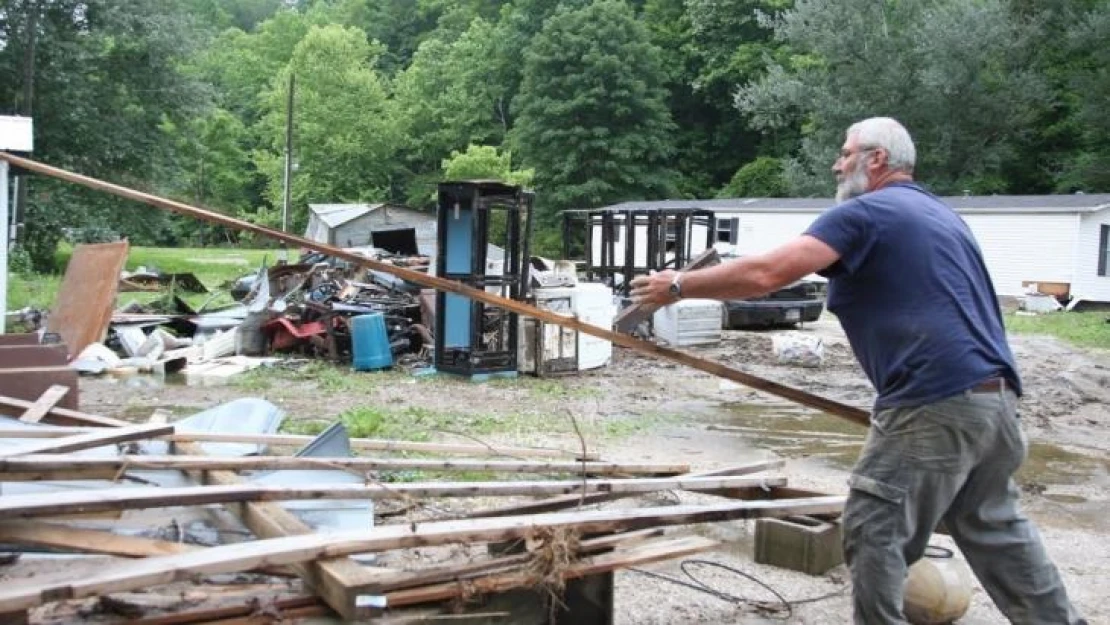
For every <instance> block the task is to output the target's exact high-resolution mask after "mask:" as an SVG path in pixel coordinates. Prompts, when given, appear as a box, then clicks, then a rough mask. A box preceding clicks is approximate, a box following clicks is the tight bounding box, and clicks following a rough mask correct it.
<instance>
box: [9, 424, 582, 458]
mask: <svg viewBox="0 0 1110 625" xmlns="http://www.w3.org/2000/svg"><path fill="white" fill-rule="evenodd" d="M89 416H95V415H89ZM101 418H103V419H107V417H101ZM112 421H114V420H112ZM105 425H109V424H108V423H105ZM110 425H114V426H121V425H130V424H129V423H128V422H125V421H119V422H116V423H111V424H110ZM95 429H97V428H91V427H80V426H76V427H65V426H63V427H55V428H49V429H46V428H43V429H33V430H32V429H25V428H20V429H15V428H2V427H0V438H57V437H60V436H70V435H73V434H80V433H84V432H90V431H93V430H95ZM314 438H315V437H314V436H302V435H299V434H219V433H214V432H195V433H180V434H174V435H172V436H165V437H162V440H168V441H174V442H181V443H197V442H203V443H252V444H262V445H270V446H275V447H301V446H303V445H306V444H308V443H309V442H311V441H312V440H313V439H314ZM350 442H351V449H357V450H359V451H387V452H417V453H433V454H459V455H471V456H506V457H517V458H529V457H533V458H574V459H575V460H596V459H597V456H596V455H594V454H590V455H587V456H586V457H584V458H583V457H581V453H580V452H575V451H569V450H563V449H546V448H536V447H503V446H494V445H491V446H486V445H459V444H453V443H425V442H417V441H398V440H387V439H377V438H352V439H350Z"/></svg>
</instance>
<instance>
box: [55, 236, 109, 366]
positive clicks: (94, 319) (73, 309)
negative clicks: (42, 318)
mask: <svg viewBox="0 0 1110 625" xmlns="http://www.w3.org/2000/svg"><path fill="white" fill-rule="evenodd" d="M127 251H128V245H127V241H126V240H124V241H116V242H113V243H96V244H92V245H89V244H82V245H77V246H75V247H74V248H73V255H72V256H70V258H69V263H68V264H67V265H66V273H65V276H64V277H63V278H62V284H61V286H60V287H59V288H58V295H57V297H56V298H55V300H54V307H53V308H51V310H50V315H49V316H48V317H47V318H46V330H47V331H48V332H57V333H58V334H59V335H60V336H61V337H62V342H63V343H65V344H66V345H67V346H68V347H69V350H70V352H69V353H70V356H71V357H73V356H76V355H77V354H80V353H81V350H83V349H85V347H87V346H88V345H89V344H91V343H99V342H100V341H103V340H104V335H105V333H107V331H108V324H109V323H111V321H112V310H113V308H115V303H116V291H117V289H118V288H119V274H120V272H121V271H123V266H124V263H126V262H127Z"/></svg>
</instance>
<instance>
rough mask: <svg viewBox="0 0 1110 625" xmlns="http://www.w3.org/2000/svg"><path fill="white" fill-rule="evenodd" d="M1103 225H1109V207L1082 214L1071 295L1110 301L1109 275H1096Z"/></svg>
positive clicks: (1097, 300)
mask: <svg viewBox="0 0 1110 625" xmlns="http://www.w3.org/2000/svg"><path fill="white" fill-rule="evenodd" d="M1104 225H1106V226H1110V208H1107V209H1103V210H1101V211H1098V212H1095V213H1090V214H1088V215H1084V216H1083V219H1082V222H1081V224H1080V226H1079V242H1078V244H1077V245H1076V258H1075V281H1074V282H1073V284H1072V289H1071V292H1072V295H1075V296H1076V297H1081V298H1083V299H1085V300H1092V301H1096V302H1110V276H1100V275H1098V253H1099V249H1098V243H1099V235H1100V230H1101V227H1102V226H1104Z"/></svg>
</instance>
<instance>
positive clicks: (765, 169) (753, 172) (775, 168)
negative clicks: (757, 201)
mask: <svg viewBox="0 0 1110 625" xmlns="http://www.w3.org/2000/svg"><path fill="white" fill-rule="evenodd" d="M787 192H788V187H787V183H786V178H785V176H784V175H783V169H782V161H781V160H780V159H777V158H771V157H769V156H760V157H759V158H757V159H755V160H754V161H752V162H750V163H748V164H747V165H744V166H743V167H741V168H740V169H738V170H737V171H736V175H735V176H733V177H732V180H730V181H729V183H728V184H727V185H725V186H724V187H723V188H722V189H721V190H720V191H718V192H717V197H719V198H733V197H787Z"/></svg>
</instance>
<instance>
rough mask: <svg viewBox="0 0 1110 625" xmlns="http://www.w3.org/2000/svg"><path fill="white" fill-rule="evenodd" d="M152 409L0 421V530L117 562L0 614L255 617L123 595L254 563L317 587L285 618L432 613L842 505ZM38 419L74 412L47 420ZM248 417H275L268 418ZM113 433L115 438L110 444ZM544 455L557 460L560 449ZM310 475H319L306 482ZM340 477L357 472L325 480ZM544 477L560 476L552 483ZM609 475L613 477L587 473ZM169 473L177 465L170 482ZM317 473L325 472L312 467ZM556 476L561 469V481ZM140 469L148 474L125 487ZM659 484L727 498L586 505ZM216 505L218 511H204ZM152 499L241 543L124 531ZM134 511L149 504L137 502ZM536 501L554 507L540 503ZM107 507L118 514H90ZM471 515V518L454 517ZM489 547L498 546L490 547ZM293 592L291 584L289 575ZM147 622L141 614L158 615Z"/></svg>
mask: <svg viewBox="0 0 1110 625" xmlns="http://www.w3.org/2000/svg"><path fill="white" fill-rule="evenodd" d="M237 401H242V400H237ZM252 401H253V400H252ZM23 403H25V404H34V402H23ZM0 406H7V407H8V408H9V411H10V412H11V413H13V414H14V415H15V417H18V416H20V415H21V414H22V413H24V412H25V411H26V409H27V407H26V406H23V405H20V403H19V402H13V401H11V400H10V398H0ZM59 411H61V412H59ZM207 412H211V411H206V413H207ZM216 412H220V411H216ZM222 414H223V416H224V417H225V418H227V419H230V420H232V421H242V420H243V416H242V415H241V414H239V413H237V412H236V411H235V410H228V411H223V412H222ZM159 416H161V415H156V416H155V418H154V419H152V420H154V421H159V422H156V423H149V424H146V425H134V424H128V425H116V426H113V425H109V424H113V423H121V424H122V423H124V422H116V421H115V420H112V419H108V418H105V417H101V416H98V415H92V414H87V413H82V412H78V411H64V410H62V409H58V408H54V409H51V410H47V411H45V412H44V414H43V417H42V419H41V421H39V422H37V423H35V422H19V421H17V420H16V419H11V420H9V421H7V422H6V424H5V426H4V428H3V431H4V432H10V433H11V436H10V437H6V436H5V437H4V445H3V446H2V447H0V487H3V488H4V489H5V490H4V496H3V497H2V498H0V519H3V520H0V541H2V542H3V543H4V544H5V545H7V546H8V548H9V549H15V550H17V551H19V550H29V551H34V550H36V549H47V550H50V551H51V552H54V553H56V554H66V553H69V554H100V555H108V556H113V557H116V558H124V559H125V560H119V561H117V562H116V563H113V564H110V565H108V566H105V567H103V568H101V569H98V570H97V571H96V573H95V574H93V575H87V574H86V575H81V576H74V575H70V574H65V573H61V574H58V575H56V576H54V575H49V574H44V575H36V576H34V577H32V578H30V579H27V580H23V581H20V580H19V578H18V576H16V577H13V578H12V579H9V580H7V581H6V582H5V584H4V586H3V589H2V590H0V613H7V612H19V611H21V610H27V609H29V608H34V607H36V606H39V605H43V604H46V603H53V602H58V601H66V600H68V599H80V598H82V597H93V596H106V595H109V594H111V593H123V594H114V595H112V596H115V597H117V598H119V599H120V601H122V603H120V604H119V605H118V606H117V607H119V608H120V609H123V610H125V611H129V615H130V616H152V615H153V614H155V613H158V612H164V611H165V610H163V609H162V608H160V607H159V606H162V605H163V604H165V605H180V607H181V608H183V609H186V610H195V614H196V615H204V614H220V615H227V616H226V618H232V619H234V618H245V617H246V616H248V615H249V614H250V612H247V613H246V614H244V613H242V612H235V611H234V610H233V609H232V611H230V612H229V611H228V610H229V609H230V608H226V607H224V608H219V609H220V610H224V611H223V612H213V607H212V606H211V605H209V604H204V605H197V606H187V605H181V604H180V602H172V601H168V600H165V601H164V600H163V599H164V597H166V596H172V595H163V596H158V595H154V596H151V597H149V601H148V600H146V599H148V597H142V596H135V595H132V594H127V593H134V592H135V591H137V590H139V589H142V588H146V587H148V586H158V585H161V584H165V583H169V582H172V581H187V580H192V579H194V578H195V577H196V576H201V577H203V576H206V575H209V576H210V575H218V574H223V573H228V574H230V573H237V572H252V573H254V574H263V575H267V576H284V575H288V574H289V573H290V572H291V573H292V574H294V575H295V576H297V577H300V578H301V580H303V590H302V591H301V592H311V593H313V594H314V595H316V596H317V597H319V599H313V598H307V599H304V600H302V601H301V602H300V603H295V604H290V605H295V606H297V607H294V608H293V611H294V612H295V613H298V614H299V613H301V612H304V613H305V614H310V613H311V614H326V613H328V612H334V613H337V614H339V615H340V616H341V617H343V618H344V619H357V618H365V617H370V616H374V615H376V614H380V613H381V609H382V608H383V607H384V608H386V609H388V610H401V609H413V608H423V607H433V608H435V609H445V606H446V605H447V602H450V601H451V600H455V599H458V598H460V597H462V596H464V595H463V594H460V593H465V596H466V597H468V598H469V597H470V596H471V594H472V593H475V592H477V593H479V594H495V593H501V592H506V591H510V590H514V589H520V588H524V589H527V588H532V587H536V586H538V585H539V586H542V585H543V584H547V583H552V581H553V580H570V579H574V578H576V577H581V576H593V575H599V574H602V573H606V572H610V571H613V570H616V569H619V568H622V567H627V566H632V565H636V564H643V563H647V562H654V561H658V560H661V559H667V558H674V557H680V556H682V555H686V554H689V553H695V552H697V551H703V550H705V549H709V548H711V547H712V546H714V544H715V543H714V542H713V541H710V540H707V539H705V538H701V537H698V536H688V535H686V536H684V535H675V534H673V533H671V532H665V528H668V527H673V526H677V525H687V524H691V523H712V522H717V521H726V520H735V519H746V518H758V517H764V516H774V517H786V516H795V515H799V514H806V515H836V514H838V512H839V511H840V509H841V508H842V506H843V501H844V500H843V498H842V497H830V496H826V495H823V494H821V493H808V492H805V491H794V490H791V489H789V488H788V487H787V480H786V478H785V477H782V476H776V475H767V476H765V477H764V476H757V475H751V474H752V473H757V472H762V471H768V470H774V469H777V468H781V467H782V466H783V463H782V461H781V460H767V461H760V462H754V463H748V464H746V465H738V466H735V467H723V468H721V469H717V470H714V471H705V472H698V473H690V472H689V468H688V467H687V466H685V465H680V464H671V465H667V464H637V463H614V462H605V461H603V460H574V461H571V460H569V459H568V460H557V459H556V460H542V461H540V460H523V459H511V460H484V459H476V460H458V459H453V460H445V459H438V458H389V457H381V458H364V457H351V455H350V450H351V449H352V448H354V447H356V445H354V444H352V441H350V440H348V439H345V438H344V439H335V438H334V436H335V434H334V432H333V433H331V434H329V433H325V434H322V435H321V436H320V437H318V438H317V439H314V440H307V439H306V438H301V437H293V438H289V437H287V435H277V434H273V435H255V434H250V433H243V434H229V435H227V436H215V435H214V434H213V432H212V430H206V431H197V432H183V431H182V429H183V426H182V425H181V424H182V423H187V422H189V421H190V419H184V420H182V421H180V422H178V423H176V424H175V423H161V422H160V421H165V420H166V419H164V418H158V417H159ZM254 416H255V417H257V415H254ZM51 421H61V422H63V423H69V424H74V423H76V424H79V425H76V426H74V425H63V426H55V425H51V424H50V422H51ZM255 421H258V422H260V423H262V422H265V423H269V424H270V425H273V426H274V427H276V425H274V424H275V423H276V422H274V421H273V420H272V419H262V420H260V419H255ZM14 424H20V425H19V427H15V425H14ZM88 424H95V425H96V427H88ZM259 436H261V437H263V438H257V437H259ZM266 436H270V437H272V438H266ZM328 437H331V438H328ZM209 438H211V440H209ZM336 440H342V442H343V443H344V445H340V446H338V447H332V446H330V445H333V444H334V443H335V441H336ZM202 441H203V442H202ZM261 441H265V442H261ZM305 442H308V444H307V445H306V446H305V448H304V449H302V450H301V451H300V452H298V455H295V456H291V455H279V454H275V452H274V451H273V450H275V449H279V448H289V447H290V446H291V444H300V443H305ZM325 442H326V444H325ZM117 443H122V444H123V446H124V447H123V448H121V449H116V448H115V445H116V444H117ZM243 443H256V444H257V446H253V445H249V446H248V447H247V448H246V449H257V450H258V451H257V453H262V454H263V455H255V456H252V455H247V456H239V455H232V456H229V455H225V453H224V452H227V451H228V450H229V449H230V448H228V447H227V446H228V445H239V448H240V449H241V448H242V444H243ZM425 444H427V445H434V444H435V443H425ZM209 445H214V447H208V446H209ZM371 445H372V447H374V448H377V449H379V450H385V451H386V452H402V453H406V452H407V451H408V450H407V448H406V446H407V445H408V444H407V443H404V442H400V441H377V440H375V441H372V442H371ZM439 445H442V446H441V447H439V448H434V449H438V451H440V452H442V453H454V452H460V451H466V452H474V451H477V450H481V451H484V453H485V454H486V455H494V454H495V453H497V451H504V450H503V449H502V450H498V449H497V448H495V447H492V446H482V445H474V446H459V445H450V444H439ZM220 446H223V447H220ZM321 446H323V447H321ZM309 449H327V450H330V451H329V454H328V455H318V454H307V455H306V450H309ZM431 449H433V448H431V447H429V448H426V449H425V450H424V451H425V453H427V452H428V451H429V450H431ZM241 451H246V450H243V449H241ZM525 451H528V450H527V449H526V450H525ZM532 451H534V450H532ZM542 451H543V452H544V453H562V454H564V457H567V456H566V453H567V452H555V451H554V450H542ZM214 454H215V455H214ZM396 471H400V472H403V473H405V474H406V475H411V476H413V477H415V476H419V475H420V474H421V472H429V473H434V474H439V473H444V472H450V471H465V472H480V473H483V474H484V473H491V474H496V473H508V474H519V473H521V472H534V473H538V474H543V475H545V476H547V477H545V478H543V479H532V480H519V479H516V478H515V477H514V478H513V479H512V480H510V481H481V482H475V481H463V482H460V481H419V480H417V481H412V478H411V477H410V478H409V479H408V480H406V481H400V482H385V481H382V476H383V475H385V474H388V473H389V472H396ZM352 472H356V473H358V475H352ZM285 473H289V474H291V475H292V474H304V475H305V476H306V477H305V480H306V481H301V482H289V483H285V482H281V481H273V480H262V479H261V478H264V477H266V478H269V477H273V476H280V475H282V474H285ZM314 475H319V476H321V477H320V479H316V478H314V477H311V476H314ZM342 475H346V476H347V477H348V478H349V479H351V480H354V481H353V482H351V481H346V482H344V481H340V482H332V481H330V480H331V479H332V478H334V477H336V476H342ZM557 475H563V476H564V479H561V480H560V479H552V478H553V476H557ZM606 475H608V476H614V477H612V478H604V479H603V478H600V477H599V476H606ZM172 476H177V477H176V478H173V479H170V478H172ZM326 476H330V477H328V478H327V479H325V477H326ZM568 476H573V479H566V478H567V477H568ZM663 476H667V477H663ZM30 479H35V480H39V481H38V482H34V483H33V484H32V483H31V482H27V481H21V480H30ZM63 479H64V480H66V482H65V484H67V486H66V487H65V490H64V491H61V492H58V491H56V490H53V491H51V490H48V491H46V492H44V493H42V494H33V493H31V494H18V493H11V492H9V491H8V490H7V489H8V487H9V486H14V485H18V484H29V485H35V486H37V485H41V486H42V487H43V488H47V489H50V488H54V486H53V485H55V484H59V483H60V482H59V481H58V480H63ZM182 479H184V480H185V482H184V484H185V485H183V486H182V485H180V484H182V482H181V480H182ZM97 480H100V482H98V481H97ZM136 481H137V482H139V483H140V484H144V483H145V484H147V485H136V484H135V483H134V482H136ZM152 484H153V485H152ZM78 486H80V487H79V488H78ZM661 491H666V492H674V491H687V492H698V493H703V494H704V495H708V496H711V497H714V496H715V497H724V498H725V499H723V500H720V501H719V502H718V503H711V504H704V505H678V506H663V507H658V506H656V507H652V506H650V505H648V506H647V507H635V508H632V509H612V510H610V509H605V508H601V509H583V507H582V506H584V505H591V506H592V507H594V506H596V505H597V504H600V503H603V501H607V500H609V499H615V498H625V497H633V496H635V495H637V494H643V493H652V492H661ZM21 492H28V491H21ZM553 495H556V496H555V497H553ZM491 497H497V498H516V501H515V503H513V504H510V505H508V506H505V507H503V508H500V509H497V510H489V511H486V512H482V511H481V508H482V506H483V505H484V504H479V505H477V506H475V505H474V504H473V503H472V501H473V502H478V501H482V502H484V501H487V500H488V498H491ZM447 498H450V499H449V500H448V499H447ZM536 498H538V499H536ZM394 500H401V501H403V502H404V503H405V506H406V509H407V510H409V511H408V512H406V513H405V514H402V515H399V516H396V517H393V516H388V517H387V516H386V515H385V514H383V515H380V516H378V517H377V518H374V517H372V516H368V517H365V518H366V523H365V524H363V525H361V526H360V525H353V526H352V525H349V524H348V525H346V526H336V527H332V528H331V529H328V530H327V531H324V529H323V528H324V526H321V525H318V524H317V521H318V520H319V519H316V520H312V519H313V517H311V516H303V515H302V514H301V511H302V510H305V508H304V507H303V506H304V504H306V503H310V502H312V503H313V505H316V504H323V503H326V502H335V505H340V506H351V505H352V504H359V502H363V503H362V504H359V505H372V504H370V502H372V501H377V502H382V503H385V502H388V501H394ZM441 501H442V502H447V501H451V502H460V503H461V504H463V505H465V506H466V507H469V508H470V509H471V511H470V512H469V513H464V514H463V515H462V516H463V517H464V518H460V517H459V514H458V510H457V509H441V508H439V506H440V504H438V503H436V502H441ZM221 504H222V508H212V506H213V505H221ZM159 508H163V509H167V510H173V511H175V512H173V513H172V514H173V516H174V518H175V519H176V518H177V517H178V515H180V514H186V513H189V511H192V512H191V514H194V515H198V516H200V517H207V516H208V515H210V514H215V513H220V512H221V510H222V511H226V512H229V513H231V514H230V516H229V515H226V514H224V516H225V517H227V518H233V519H238V522H240V523H241V524H242V526H236V527H245V528H246V531H247V532H249V534H251V535H253V537H254V539H253V540H247V541H246V542H226V541H224V540H216V541H214V542H208V544H215V546H203V545H200V544H190V543H187V542H182V541H181V538H182V537H184V536H185V535H186V534H185V533H182V532H185V531H186V530H185V529H184V526H182V527H179V528H178V529H177V530H175V532H174V533H172V534H171V536H172V535H174V534H176V535H177V539H176V540H166V539H165V534H162V533H161V532H160V531H154V530H158V527H153V528H149V530H150V531H143V532H142V533H140V534H137V535H135V534H133V533H132V532H133V529H132V531H131V532H127V533H121V532H122V531H124V530H123V528H127V527H130V528H135V526H136V524H137V525H138V526H139V528H141V527H142V526H143V525H144V521H143V519H145V518H147V517H148V516H149V517H150V518H158V517H159V515H162V516H164V515H165V513H158V511H157V509H159ZM139 509H144V510H147V511H146V512H142V513H140V512H138V510H139ZM541 510H565V511H561V512H549V513H539V511H541ZM105 514H107V515H109V517H117V518H118V519H119V520H118V521H109V520H98V519H97V518H96V515H105ZM329 514H334V513H329ZM468 516H472V517H473V518H465V517H468ZM483 517H484V518H483ZM233 522H234V521H233ZM121 523H122V524H123V525H120V524H121ZM175 523H176V521H175ZM382 523H385V524H384V525H383V524H382ZM151 531H154V533H151ZM562 536H565V537H566V538H565V539H561V540H567V541H568V542H567V545H566V546H565V547H564V548H566V549H570V553H571V554H572V557H571V559H570V560H569V561H566V562H563V564H562V565H560V566H559V567H557V569H555V570H553V571H549V572H546V573H544V574H543V575H542V576H540V577H537V568H536V567H537V565H536V562H537V559H538V558H541V557H542V554H543V553H546V551H545V550H546V549H548V548H549V547H547V546H545V545H548V544H549V542H550V541H552V540H556V539H557V538H556V537H562ZM505 541H522V542H521V544H522V545H523V546H524V550H523V551H521V552H519V553H512V554H509V555H503V552H500V551H498V552H497V554H494V555H487V556H485V557H479V558H474V557H473V554H474V551H471V557H470V558H465V556H464V558H465V559H464V560H463V561H459V560H458V559H457V558H456V559H455V560H454V561H452V560H451V559H450V558H448V559H447V560H440V561H434V562H431V563H430V564H426V565H423V566H416V567H413V566H412V565H411V564H403V568H397V564H399V563H404V562H405V554H406V553H407V550H411V549H414V548H420V549H421V550H426V549H432V548H440V549H445V548H446V546H448V545H463V546H468V548H470V549H477V547H478V546H480V545H483V544H485V543H490V544H491V545H492V544H498V545H500V544H503V543H505ZM552 548H553V547H552ZM487 551H489V552H490V553H491V554H493V553H494V551H495V550H493V549H488V550H487ZM498 554H500V555H498ZM560 562H562V560H560ZM263 579H265V578H263ZM273 583H274V584H275V586H274V587H275V588H277V587H278V585H279V584H280V585H281V588H284V589H286V590H287V591H288V589H289V588H290V587H289V586H288V585H287V582H285V581H284V580H282V579H281V578H280V577H274V582H273ZM561 583H562V582H557V584H561ZM464 589H465V590H464ZM293 590H294V592H296V591H297V589H296V587H293ZM545 592H546V591H545ZM285 596H288V594H286V595H285ZM113 605H115V604H113ZM407 606H411V607H407ZM100 608H101V609H103V608H104V606H100ZM148 613H149V614H148ZM186 614H189V613H186ZM234 615H238V616H234ZM182 616H184V614H183V615H182ZM159 618H161V617H155V618H154V619H152V622H160V621H159V620H158V619H159ZM167 618H168V617H167ZM214 618H215V617H214ZM219 618H225V617H222V616H221V617H219ZM164 622H178V621H164ZM182 622H195V621H182Z"/></svg>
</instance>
